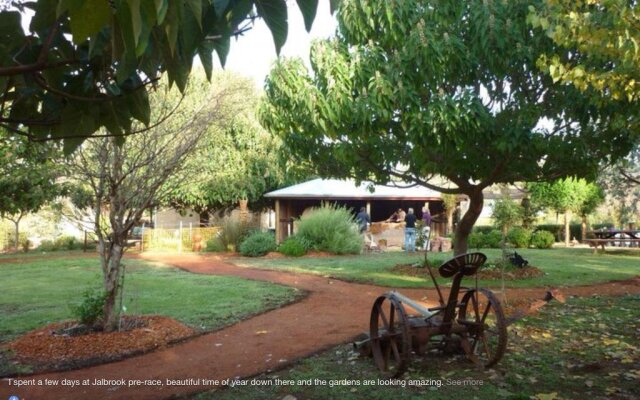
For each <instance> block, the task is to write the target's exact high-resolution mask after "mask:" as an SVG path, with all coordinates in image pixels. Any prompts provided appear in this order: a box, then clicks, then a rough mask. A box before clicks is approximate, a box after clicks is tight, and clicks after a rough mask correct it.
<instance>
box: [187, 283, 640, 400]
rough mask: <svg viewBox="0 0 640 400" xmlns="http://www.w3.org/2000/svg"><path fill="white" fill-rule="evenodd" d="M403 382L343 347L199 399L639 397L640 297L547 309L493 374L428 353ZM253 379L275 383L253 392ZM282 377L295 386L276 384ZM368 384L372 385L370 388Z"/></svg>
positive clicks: (514, 336)
mask: <svg viewBox="0 0 640 400" xmlns="http://www.w3.org/2000/svg"><path fill="white" fill-rule="evenodd" d="M401 378H402V379H400V380H397V381H395V382H388V381H387V382H380V381H378V379H382V376H381V375H380V373H379V372H378V370H377V369H376V368H375V367H374V365H373V360H372V359H370V358H361V357H358V355H357V354H355V353H353V352H352V350H351V347H350V346H349V345H343V346H339V347H337V348H334V349H332V350H329V351H326V352H323V353H321V354H318V355H316V356H313V357H310V358H307V359H305V360H302V361H300V362H298V363H296V364H295V365H294V366H293V367H290V368H289V369H286V370H283V371H277V372H274V373H270V374H265V375H261V376H257V377H255V378H250V379H249V386H246V387H241V386H237V387H233V388H225V389H222V390H217V391H214V392H208V393H202V394H199V395H197V396H194V397H193V399H197V400H209V399H216V400H227V399H229V400H231V399H234V400H236V399H237V400H249V399H251V400H260V399H265V400H266V399H282V398H284V396H286V395H287V394H290V395H292V396H294V397H296V398H298V399H311V400H313V399H345V400H349V399H379V400H396V399H398V400H400V399H481V400H483V399H487V400H493V399H522V400H525V399H526V400H528V399H534V400H536V399H537V400H544V399H548V400H552V399H555V400H560V399H603V400H604V399H611V398H617V399H632V398H636V399H637V398H640V386H638V382H639V381H640V296H637V295H636V296H627V297H622V298H598V297H593V298H586V299H571V300H569V301H568V302H567V303H566V304H558V303H554V304H553V305H551V306H547V307H545V308H544V309H543V310H542V311H541V312H540V313H539V314H537V315H536V316H535V317H529V318H527V319H525V320H522V321H520V322H518V323H516V324H514V325H512V326H511V327H510V328H509V345H508V351H507V353H506V355H505V356H504V358H503V359H502V360H501V361H500V362H499V363H498V364H497V366H495V367H494V369H489V370H477V369H475V368H474V367H473V365H472V364H471V363H470V362H469V361H467V360H466V358H465V357H464V356H443V355H440V354H428V355H427V356H426V357H425V358H419V359H418V358H415V357H414V359H413V362H412V363H411V366H410V369H409V371H408V372H407V373H405V375H404V376H402V377H401ZM251 379H257V380H260V381H262V383H269V382H271V383H272V385H271V386H260V387H259V386H255V385H254V386H251V383H250V380H251ZM275 379H280V380H293V381H294V384H293V386H284V385H282V384H280V385H277V384H276V381H275ZM316 380H318V381H316ZM343 380H351V382H345V381H343ZM365 380H368V381H369V382H371V381H373V384H371V385H368V386H365V385H364V383H365ZM322 381H324V382H322ZM411 383H413V385H411ZM417 383H422V384H423V385H422V386H418V385H417ZM332 384H333V387H331V385H332ZM438 385H439V386H438Z"/></svg>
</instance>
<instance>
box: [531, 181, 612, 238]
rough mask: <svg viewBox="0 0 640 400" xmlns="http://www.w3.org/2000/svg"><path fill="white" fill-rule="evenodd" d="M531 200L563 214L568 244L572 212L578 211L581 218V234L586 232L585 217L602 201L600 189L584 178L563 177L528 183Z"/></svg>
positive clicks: (565, 236)
mask: <svg viewBox="0 0 640 400" xmlns="http://www.w3.org/2000/svg"><path fill="white" fill-rule="evenodd" d="M528 190H529V192H530V193H531V200H532V201H533V202H534V203H537V204H539V205H542V206H545V207H548V208H551V209H553V210H555V211H556V212H558V213H561V214H563V215H564V242H565V245H566V246H569V241H570V240H571V231H570V229H569V224H570V222H571V215H572V213H574V212H575V213H578V214H579V215H580V216H581V217H582V220H583V224H584V226H583V236H584V232H586V217H587V215H588V214H590V213H592V212H593V211H594V210H595V208H596V207H597V206H598V205H599V204H600V203H601V202H602V192H601V189H600V188H599V187H598V186H597V185H596V184H594V183H590V182H587V181H586V180H584V179H576V178H565V179H559V180H556V181H555V182H552V183H534V184H531V185H529V187H528ZM583 239H584V237H583Z"/></svg>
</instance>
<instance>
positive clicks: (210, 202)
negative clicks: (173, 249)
mask: <svg viewBox="0 0 640 400" xmlns="http://www.w3.org/2000/svg"><path fill="white" fill-rule="evenodd" d="M193 78H196V79H201V80H203V81H204V77H197V76H196V75H194V76H193ZM212 80H213V84H214V85H215V86H217V87H218V88H219V90H222V91H229V92H230V93H231V94H230V95H228V96H225V97H224V98H222V99H220V100H221V101H222V102H223V104H220V105H219V106H220V107H221V108H222V109H223V110H224V111H223V112H221V113H220V114H221V117H220V118H219V119H217V120H215V121H212V124H211V125H209V127H208V129H207V132H206V134H205V135H204V137H203V138H202V140H201V141H200V143H199V145H198V148H197V149H196V150H195V151H194V152H193V153H192V154H189V155H188V156H187V158H186V159H185V161H184V165H183V166H182V169H181V171H180V173H179V174H176V175H175V176H173V177H172V178H170V179H169V180H168V181H167V183H166V184H165V187H166V191H165V195H164V197H163V199H162V201H163V203H165V204H168V205H171V206H173V207H176V208H178V209H181V208H191V209H193V210H195V211H197V212H199V213H201V214H203V213H209V212H211V211H214V210H220V209H224V208H227V207H230V206H232V205H237V203H238V200H240V199H246V200H249V204H250V205H252V206H254V207H255V206H256V205H259V203H256V202H259V201H260V200H261V199H262V195H263V194H264V193H265V192H266V191H268V190H273V189H276V188H277V187H279V186H280V185H282V184H283V183H284V182H285V180H286V177H287V175H288V174H287V171H286V170H285V168H284V166H283V160H282V157H280V147H281V142H280V139H279V138H278V137H275V136H274V135H272V134H270V133H269V132H267V131H265V130H264V128H262V127H261V126H260V124H259V123H258V120H257V117H256V113H257V107H258V101H259V96H258V92H257V90H256V88H255V84H254V83H253V82H252V81H251V80H249V79H246V78H242V77H240V76H238V75H233V74H231V73H222V74H215V75H214V76H213V79H212ZM191 97H192V96H189V98H186V99H185V101H183V104H182V106H183V108H187V107H192V108H193V107H196V106H197V104H196V102H193V101H191V100H192V99H191Z"/></svg>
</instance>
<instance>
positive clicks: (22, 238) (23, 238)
mask: <svg viewBox="0 0 640 400" xmlns="http://www.w3.org/2000/svg"><path fill="white" fill-rule="evenodd" d="M30 244H31V242H30V241H29V239H28V238H27V234H26V233H25V232H20V233H18V246H17V247H19V248H21V249H23V250H24V252H25V253H26V252H27V251H28V250H29V248H28V246H29V245H30ZM7 245H8V246H9V248H10V249H15V248H16V235H15V233H14V232H11V233H9V235H8V236H7ZM25 246H26V250H25Z"/></svg>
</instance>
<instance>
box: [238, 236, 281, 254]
mask: <svg viewBox="0 0 640 400" xmlns="http://www.w3.org/2000/svg"><path fill="white" fill-rule="evenodd" d="M276 247H277V246H276V238H275V236H274V235H273V233H271V232H261V231H254V232H252V233H251V234H249V235H248V236H247V237H246V238H245V239H244V241H243V242H242V243H241V244H240V248H239V250H240V254H242V255H243V256H245V257H260V256H263V255H265V254H267V253H268V252H270V251H274V250H275V249H276Z"/></svg>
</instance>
